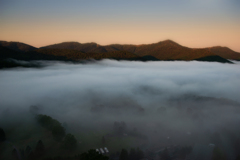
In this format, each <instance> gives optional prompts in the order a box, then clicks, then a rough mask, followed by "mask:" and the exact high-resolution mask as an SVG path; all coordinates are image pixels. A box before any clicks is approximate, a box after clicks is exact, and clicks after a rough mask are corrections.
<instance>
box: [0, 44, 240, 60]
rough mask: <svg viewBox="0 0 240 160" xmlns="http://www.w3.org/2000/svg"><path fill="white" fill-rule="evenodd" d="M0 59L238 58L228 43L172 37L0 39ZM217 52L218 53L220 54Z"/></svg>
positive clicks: (238, 55) (237, 54) (239, 55)
mask: <svg viewBox="0 0 240 160" xmlns="http://www.w3.org/2000/svg"><path fill="white" fill-rule="evenodd" d="M0 46H1V48H0V51H1V55H0V57H1V59H7V58H12V59H17V60H70V61H76V60H86V59H97V60H99V59H104V58H110V59H117V60H140V61H157V60H187V61H189V60H199V61H211V62H212V61H215V62H224V63H230V61H228V60H226V59H233V60H240V53H238V52H234V51H232V50H231V49H229V48H227V47H211V48H202V49H192V48H188V47H184V46H181V45H179V44H178V43H176V42H173V41H171V40H165V41H161V42H158V43H152V44H145V45H121V44H111V45H106V46H101V45H99V44H97V43H78V42H63V43H58V44H53V45H49V46H44V47H41V48H39V49H38V48H35V47H33V46H30V45H27V44H24V43H20V42H6V41H0ZM219 56H220V57H219Z"/></svg>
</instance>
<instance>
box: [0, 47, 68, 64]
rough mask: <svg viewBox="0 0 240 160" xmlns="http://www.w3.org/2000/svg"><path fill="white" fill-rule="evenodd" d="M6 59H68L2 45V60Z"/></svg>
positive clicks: (0, 53)
mask: <svg viewBox="0 0 240 160" xmlns="http://www.w3.org/2000/svg"><path fill="white" fill-rule="evenodd" d="M4 59H16V60H24V61H29V60H67V58H66V57H64V56H55V55H47V54H43V53H37V52H34V51H31V52H19V51H15V50H12V49H9V48H7V47H2V46H0V60H4Z"/></svg>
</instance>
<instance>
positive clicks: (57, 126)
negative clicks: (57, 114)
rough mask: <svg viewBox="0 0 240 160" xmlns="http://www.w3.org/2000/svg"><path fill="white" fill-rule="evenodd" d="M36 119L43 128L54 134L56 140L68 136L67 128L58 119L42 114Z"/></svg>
mask: <svg viewBox="0 0 240 160" xmlns="http://www.w3.org/2000/svg"><path fill="white" fill-rule="evenodd" d="M36 119H37V121H38V123H39V124H40V125H41V126H42V127H44V128H46V129H48V130H50V131H51V132H52V135H53V136H54V137H55V138H56V140H61V139H62V138H63V137H64V136H65V135H66V133H65V128H64V127H63V126H62V125H61V123H60V122H58V121H57V120H56V119H53V118H52V117H50V116H47V115H42V114H39V115H37V116H36Z"/></svg>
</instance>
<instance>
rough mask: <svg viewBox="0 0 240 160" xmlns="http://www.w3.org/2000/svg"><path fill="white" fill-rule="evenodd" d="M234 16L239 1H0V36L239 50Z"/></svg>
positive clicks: (239, 23)
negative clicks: (169, 41)
mask: <svg viewBox="0 0 240 160" xmlns="http://www.w3.org/2000/svg"><path fill="white" fill-rule="evenodd" d="M239 17H240V1H239V0H0V21H1V23H0V28H1V31H0V39H2V40H9V41H23V42H25V43H30V44H32V45H35V46H41V45H45V44H47V43H57V42H61V41H71V40H73V41H79V42H83V43H84V42H88V41H95V42H97V43H100V44H109V43H133V44H141V43H151V42H152V43H153V42H155V41H161V40H164V39H173V40H175V41H177V42H178V43H180V44H181V43H183V45H186V46H189V47H203V46H206V47H207V45H208V44H209V46H211V45H227V46H229V47H233V48H234V49H235V50H239V51H240V47H239V45H237V44H239V43H238V42H236V40H237V37H240V33H239V31H238V30H240V18H239ZM200 33H201V34H200ZM203 33H206V35H205V36H206V38H205V39H204V37H203V36H202V34H203ZM43 35H46V36H45V37H44V36H43ZM104 35H106V36H104ZM218 36H219V37H218ZM134 37H135V38H134ZM198 37H199V38H198ZM214 37H215V38H214ZM224 37H225V38H227V39H228V41H226V39H225V40H223V38H224ZM46 38H47V40H46ZM190 39H192V40H191V41H195V43H191V41H190ZM197 39H198V40H199V41H198V42H197V41H196V40H197ZM219 39H222V40H219ZM210 40H211V41H210Z"/></svg>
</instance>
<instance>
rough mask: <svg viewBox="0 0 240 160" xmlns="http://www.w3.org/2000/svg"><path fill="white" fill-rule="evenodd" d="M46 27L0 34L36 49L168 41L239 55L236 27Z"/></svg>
mask: <svg viewBox="0 0 240 160" xmlns="http://www.w3.org/2000/svg"><path fill="white" fill-rule="evenodd" d="M41 26H45V27H39V28H37V26H28V27H26V25H23V26H19V27H18V28H17V29H16V28H14V27H13V28H11V27H8V28H4V29H3V30H2V32H0V37H1V40H4V41H18V42H23V43H26V44H29V45H32V46H35V47H42V46H46V45H50V44H55V43H61V42H66V41H76V42H79V43H87V42H96V43H98V44H100V45H108V44H115V43H118V44H136V45H139V44H150V43H156V42H159V41H163V40H166V39H171V40H173V41H175V42H177V43H179V44H180V45H183V46H186V47H190V48H204V47H212V46H226V47H229V48H231V49H232V50H235V51H237V52H240V45H239V37H240V30H239V29H238V27H236V26H220V27H219V28H217V29H216V28H215V27H214V26H208V27H207V28H204V27H202V26H200V27H196V26H192V27H190V28H189V27H187V26H184V25H182V26H181V25H179V24H178V26H177V27H174V26H176V24H172V25H170V26H172V27H167V26H163V25H162V26H160V25H157V26H154V27H151V26H148V25H145V26H143V25H142V26H140V27H139V26H124V25H121V26H120V25H118V26H111V27H107V25H106V24H105V25H104V26H101V25H99V26H90V27H89V26H81V27H77V26H76V27H72V28H71V27H69V26H58V27H56V26H54V25H41Z"/></svg>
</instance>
